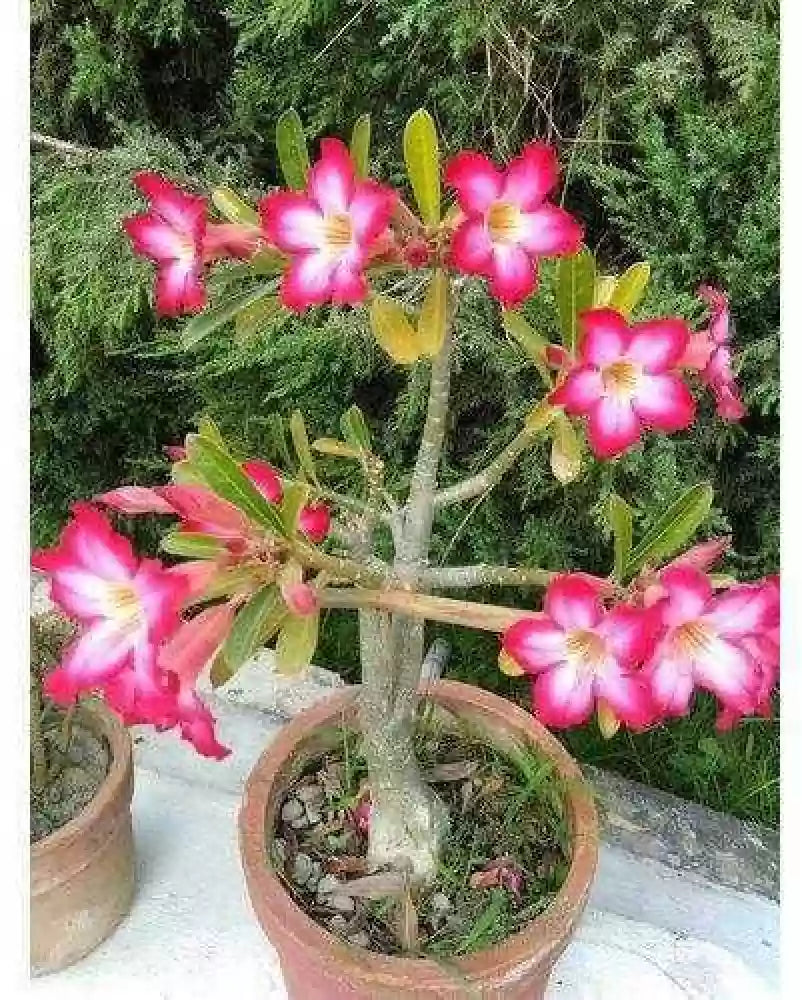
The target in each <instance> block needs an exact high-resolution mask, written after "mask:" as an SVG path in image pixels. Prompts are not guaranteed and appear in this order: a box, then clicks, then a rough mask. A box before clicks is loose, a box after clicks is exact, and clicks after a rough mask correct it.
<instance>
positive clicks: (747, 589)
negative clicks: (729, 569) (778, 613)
mask: <svg viewBox="0 0 802 1000" xmlns="http://www.w3.org/2000/svg"><path fill="white" fill-rule="evenodd" d="M771 606H772V594H771V592H770V591H769V590H767V589H766V588H765V587H762V586H759V585H755V584H743V585H741V586H739V587H730V589H729V590H726V591H724V592H723V593H721V594H718V595H717V596H716V597H714V598H713V600H712V602H711V604H710V606H709V607H708V609H707V611H706V613H705V616H704V619H705V621H706V622H708V623H709V624H710V625H712V626H713V628H714V629H715V630H716V632H719V633H721V635H725V636H733V637H736V638H740V637H741V636H745V635H750V634H754V633H757V632H760V631H761V630H763V629H764V628H765V627H766V622H767V619H768V614H769V611H770V609H771Z"/></svg>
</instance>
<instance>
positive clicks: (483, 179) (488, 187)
mask: <svg viewBox="0 0 802 1000" xmlns="http://www.w3.org/2000/svg"><path fill="white" fill-rule="evenodd" d="M444 179H445V183H446V186H447V187H450V188H453V189H454V190H455V191H456V193H457V201H458V202H459V206H460V208H461V209H462V210H463V212H465V213H466V214H467V215H484V213H485V212H486V211H487V210H488V208H490V205H491V204H492V203H493V202H494V201H496V200H498V198H499V196H500V195H501V188H502V184H503V178H502V175H501V173H500V172H499V171H498V170H497V169H496V167H495V166H494V165H493V164H492V163H491V162H490V160H488V158H487V157H486V156H485V155H484V154H483V153H475V152H472V151H469V150H466V151H464V152H462V153H458V154H457V155H456V156H455V157H454V158H453V159H452V160H451V161H450V162H449V164H448V166H447V167H446V170H445V175H444Z"/></svg>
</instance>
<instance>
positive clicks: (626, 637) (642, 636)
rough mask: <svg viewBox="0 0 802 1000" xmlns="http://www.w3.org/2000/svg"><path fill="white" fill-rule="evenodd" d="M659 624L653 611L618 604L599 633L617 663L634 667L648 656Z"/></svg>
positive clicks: (604, 619) (608, 615) (604, 621)
mask: <svg viewBox="0 0 802 1000" xmlns="http://www.w3.org/2000/svg"><path fill="white" fill-rule="evenodd" d="M658 624H659V622H658V619H657V617H656V615H655V614H654V613H653V612H652V611H651V610H649V609H645V608H635V607H632V606H630V605H629V604H619V605H617V606H616V607H614V608H613V609H612V610H611V611H609V612H608V613H607V614H606V615H605V616H604V618H603V619H602V621H601V623H600V624H599V626H598V628H597V631H598V633H599V634H600V635H601V636H603V637H604V639H605V642H606V645H607V648H608V649H609V650H611V651H612V653H613V654H614V655H615V658H616V660H617V661H618V662H619V663H620V664H622V665H623V666H626V667H632V666H634V665H635V664H637V663H642V662H643V661H644V660H645V659H647V657H648V656H649V653H650V652H651V650H652V647H653V645H654V638H655V634H656V632H657V627H658Z"/></svg>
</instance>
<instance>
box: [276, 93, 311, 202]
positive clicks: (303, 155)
mask: <svg viewBox="0 0 802 1000" xmlns="http://www.w3.org/2000/svg"><path fill="white" fill-rule="evenodd" d="M276 151H277V152H278V161H279V163H280V164H281V171H282V173H283V174H284V180H285V181H286V182H287V185H288V186H289V187H291V188H294V189H295V190H296V191H300V190H301V189H302V188H303V187H305V185H306V175H307V173H308V172H309V152H308V150H307V148H306V137H305V136H304V127H303V125H302V124H301V119H300V117H299V115H298V112H297V111H296V110H295V108H290V109H289V111H285V112H284V114H282V115H281V116H280V117H279V120H278V121H277V122H276Z"/></svg>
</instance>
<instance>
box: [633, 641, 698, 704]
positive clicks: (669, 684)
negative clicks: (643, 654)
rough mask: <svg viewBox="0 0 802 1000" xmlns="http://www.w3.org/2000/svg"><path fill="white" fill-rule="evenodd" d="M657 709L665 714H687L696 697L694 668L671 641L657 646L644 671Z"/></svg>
mask: <svg viewBox="0 0 802 1000" xmlns="http://www.w3.org/2000/svg"><path fill="white" fill-rule="evenodd" d="M644 677H645V678H646V679H647V681H648V683H649V686H650V689H651V695H652V699H653V701H654V705H655V708H656V709H657V710H658V711H659V712H661V713H664V714H665V715H674V716H680V715H687V713H688V711H689V709H690V705H691V698H692V697H693V688H694V679H693V665H692V663H691V662H690V661H689V660H688V659H687V658H686V657H685V656H682V655H680V654H679V652H678V650H676V649H675V648H674V646H673V645H672V644H671V643H670V642H663V643H661V644H660V646H658V648H657V650H656V652H655V654H654V656H653V657H652V659H651V661H650V662H649V664H648V665H647V667H646V669H645V671H644Z"/></svg>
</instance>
